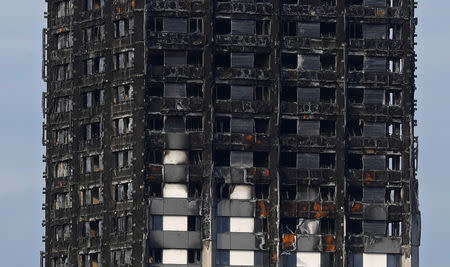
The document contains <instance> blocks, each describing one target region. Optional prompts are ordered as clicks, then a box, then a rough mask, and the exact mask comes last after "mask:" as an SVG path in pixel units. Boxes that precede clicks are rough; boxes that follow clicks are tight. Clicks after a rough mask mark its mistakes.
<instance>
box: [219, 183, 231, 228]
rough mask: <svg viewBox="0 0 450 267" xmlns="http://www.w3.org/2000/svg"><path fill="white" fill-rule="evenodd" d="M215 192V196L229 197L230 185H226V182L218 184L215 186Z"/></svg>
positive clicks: (220, 197)
mask: <svg viewBox="0 0 450 267" xmlns="http://www.w3.org/2000/svg"><path fill="white" fill-rule="evenodd" d="M216 194H217V198H219V199H226V198H230V187H229V186H228V184H218V185H217V186H216ZM217 218H223V217H217ZM228 231H229V230H228Z"/></svg>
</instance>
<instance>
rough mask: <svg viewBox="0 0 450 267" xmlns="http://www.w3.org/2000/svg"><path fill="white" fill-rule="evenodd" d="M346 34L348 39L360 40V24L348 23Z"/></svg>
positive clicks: (361, 31)
mask: <svg viewBox="0 0 450 267" xmlns="http://www.w3.org/2000/svg"><path fill="white" fill-rule="evenodd" d="M347 31H348V32H347V34H348V37H349V38H350V39H362V38H363V26H362V24H361V23H349V24H348V29H347Z"/></svg>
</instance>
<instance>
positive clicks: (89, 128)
mask: <svg viewBox="0 0 450 267" xmlns="http://www.w3.org/2000/svg"><path fill="white" fill-rule="evenodd" d="M81 129H82V131H83V135H82V136H83V140H85V141H88V140H92V139H97V138H100V137H101V136H102V134H103V131H102V128H101V124H100V122H92V123H87V124H83V125H82V126H81Z"/></svg>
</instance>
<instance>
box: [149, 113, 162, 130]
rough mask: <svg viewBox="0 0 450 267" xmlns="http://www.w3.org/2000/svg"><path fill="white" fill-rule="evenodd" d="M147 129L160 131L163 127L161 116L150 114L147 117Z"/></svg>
mask: <svg viewBox="0 0 450 267" xmlns="http://www.w3.org/2000/svg"><path fill="white" fill-rule="evenodd" d="M147 127H148V129H149V130H150V131H162V129H163V127H164V123H163V117H162V116H152V117H150V118H149V119H148V125H147Z"/></svg>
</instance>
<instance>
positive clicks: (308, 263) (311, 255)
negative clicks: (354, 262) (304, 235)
mask: <svg viewBox="0 0 450 267" xmlns="http://www.w3.org/2000/svg"><path fill="white" fill-rule="evenodd" d="M297 267H320V252H297ZM364 267H365V266H364Z"/></svg>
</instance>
